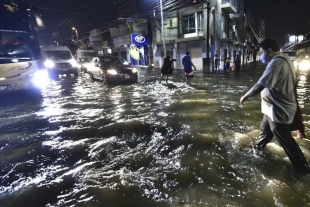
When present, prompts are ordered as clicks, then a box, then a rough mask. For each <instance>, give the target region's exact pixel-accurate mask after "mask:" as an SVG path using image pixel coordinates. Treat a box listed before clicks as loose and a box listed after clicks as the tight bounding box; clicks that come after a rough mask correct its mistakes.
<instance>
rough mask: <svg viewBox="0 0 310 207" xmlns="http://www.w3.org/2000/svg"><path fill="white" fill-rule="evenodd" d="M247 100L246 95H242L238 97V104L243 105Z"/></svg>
mask: <svg viewBox="0 0 310 207" xmlns="http://www.w3.org/2000/svg"><path fill="white" fill-rule="evenodd" d="M247 100H248V97H246V96H242V97H241V98H240V104H241V105H243V103H244V102H246V101H247Z"/></svg>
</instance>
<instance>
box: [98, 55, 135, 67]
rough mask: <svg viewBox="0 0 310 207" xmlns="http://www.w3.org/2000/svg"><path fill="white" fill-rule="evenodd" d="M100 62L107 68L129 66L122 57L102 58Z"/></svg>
mask: <svg viewBox="0 0 310 207" xmlns="http://www.w3.org/2000/svg"><path fill="white" fill-rule="evenodd" d="M100 60H101V63H102V65H103V66H107V67H113V66H122V65H129V63H128V62H127V61H126V60H124V59H123V58H120V57H102V58H101V59H100Z"/></svg>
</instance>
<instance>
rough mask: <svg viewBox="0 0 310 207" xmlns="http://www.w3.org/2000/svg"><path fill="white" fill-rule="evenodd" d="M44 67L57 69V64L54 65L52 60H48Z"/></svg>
mask: <svg viewBox="0 0 310 207" xmlns="http://www.w3.org/2000/svg"><path fill="white" fill-rule="evenodd" d="M44 65H45V67H47V68H53V67H55V63H54V62H53V61H51V60H46V61H45V62H44Z"/></svg>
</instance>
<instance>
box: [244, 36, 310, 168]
mask: <svg viewBox="0 0 310 207" xmlns="http://www.w3.org/2000/svg"><path fill="white" fill-rule="evenodd" d="M259 46H260V51H259V53H258V55H259V57H260V60H261V61H262V62H263V63H268V65H267V67H266V69H265V71H264V73H263V75H262V76H261V77H260V79H259V80H258V82H257V83H256V84H255V85H254V86H253V87H252V88H251V89H250V90H249V91H248V92H247V93H246V94H245V95H244V96H242V97H241V99H240V103H241V104H243V103H244V102H245V101H247V99H248V98H249V97H252V96H254V95H256V94H258V93H261V102H262V103H261V108H262V113H263V114H264V116H263V120H262V122H261V125H260V133H259V141H258V143H257V144H256V146H255V148H256V149H257V150H263V149H264V148H265V146H266V145H267V144H268V143H269V142H270V141H271V139H272V138H273V136H275V137H276V139H277V140H278V142H279V143H280V145H281V146H282V148H283V149H284V151H285V153H286V155H287V156H288V157H289V159H290V160H291V162H292V164H293V166H294V169H295V170H296V171H299V172H303V173H310V168H309V166H308V164H307V160H306V158H305V156H304V154H303V153H302V151H301V149H300V148H299V146H298V144H297V143H296V141H295V140H294V138H293V137H292V134H291V129H290V124H291V123H292V122H293V119H294V116H295V112H296V109H297V101H296V96H295V88H294V84H295V70H294V65H293V63H292V61H291V60H290V59H289V57H288V56H287V55H284V54H282V53H281V52H280V48H279V45H278V43H277V42H276V41H275V40H274V39H272V38H266V39H265V40H263V41H262V42H261V43H260V45H259Z"/></svg>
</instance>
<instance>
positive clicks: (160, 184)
mask: <svg viewBox="0 0 310 207" xmlns="http://www.w3.org/2000/svg"><path fill="white" fill-rule="evenodd" d="M262 72H263V70H262V67H261V66H260V65H258V66H251V67H249V68H247V69H244V70H242V71H241V72H240V74H234V73H226V74H218V75H213V76H212V75H211V74H203V73H202V72H201V71H200V72H199V71H197V72H196V73H195V77H194V78H193V83H192V84H190V85H186V84H185V83H184V82H185V80H184V79H185V78H184V77H183V71H182V70H175V73H174V76H173V77H172V78H170V79H169V82H168V84H166V83H165V81H163V82H162V83H161V84H159V83H158V81H157V80H158V77H159V73H160V72H159V69H156V70H151V69H142V70H141V71H140V73H139V81H138V84H120V85H112V86H106V85H104V84H103V83H101V82H100V81H92V80H90V78H89V76H88V75H87V74H84V73H81V75H80V77H79V78H78V79H75V78H74V77H61V78H60V79H59V80H55V81H53V82H52V85H51V86H50V87H49V88H48V89H47V90H46V91H44V92H43V93H42V95H36V96H34V95H30V94H28V95H27V94H26V95H24V94H19V95H14V96H12V95H5V96H3V97H1V102H0V155H1V162H0V178H1V181H0V206H1V207H28V206H29V207H34V206H35V207H37V206H38V207H42V206H46V207H56V206H83V207H84V206H87V207H99V206H100V207H101V206H131V207H150V206H159V207H166V206H167V207H176V206H182V207H183V206H184V207H185V206H188V207H194V206H195V207H196V206H219V207H222V206H225V207H228V206H229V207H237V206H238V207H239V206H240V207H251V206H254V207H257V206H258V207H263V206H266V207H273V206H277V207H291V206H294V207H295V206H296V207H306V206H309V205H310V185H309V183H310V176H309V175H307V176H301V175H298V174H294V173H293V172H292V166H291V163H290V161H289V159H288V157H287V156H286V154H285V153H284V151H283V150H282V148H281V147H280V146H279V145H278V143H277V142H276V140H275V139H273V141H272V142H271V143H270V144H268V145H267V147H266V148H265V150H264V151H263V152H259V153H257V152H255V150H254V145H255V143H256V139H257V137H258V132H259V124H260V121H261V119H262V114H261V111H260V96H259V95H258V96H256V97H254V98H251V99H249V101H248V102H246V103H245V105H244V106H243V107H241V106H240V103H239V100H240V97H241V96H242V95H243V94H244V93H245V92H246V91H247V90H248V89H250V87H251V86H252V85H253V84H254V83H256V82H257V80H258V78H259V77H260V75H261V74H262ZM309 79H310V76H307V75H302V77H301V81H300V82H299V87H298V94H299V102H300V104H301V108H302V111H303V114H304V119H305V120H304V121H305V122H304V123H305V127H306V136H307V138H306V139H297V138H296V141H297V142H298V144H299V145H300V147H301V149H302V151H303V152H304V154H305V156H306V159H307V160H308V163H310V141H309V138H310V129H309V126H310V106H309V105H310V101H309V100H310V97H309V96H310V95H309V93H308V92H309V88H310V84H309ZM293 135H294V136H295V135H296V134H295V133H293Z"/></svg>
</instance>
